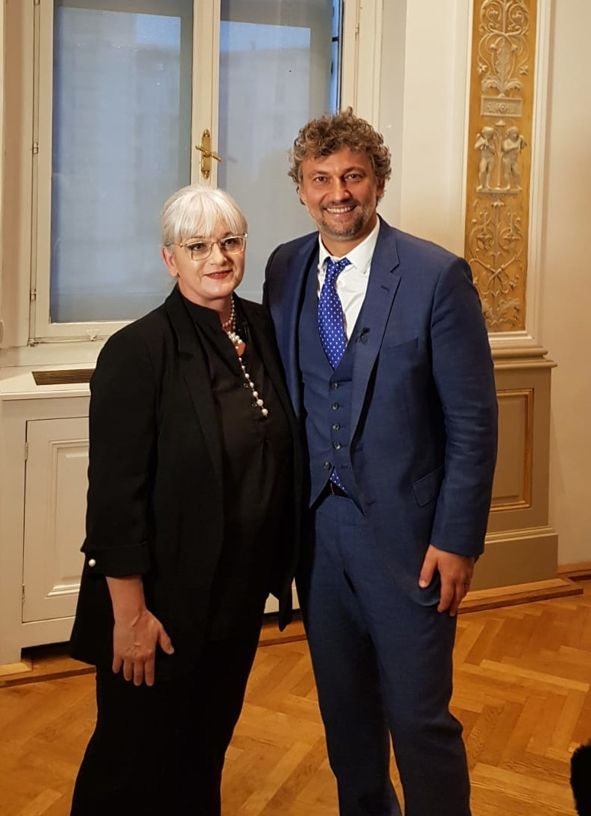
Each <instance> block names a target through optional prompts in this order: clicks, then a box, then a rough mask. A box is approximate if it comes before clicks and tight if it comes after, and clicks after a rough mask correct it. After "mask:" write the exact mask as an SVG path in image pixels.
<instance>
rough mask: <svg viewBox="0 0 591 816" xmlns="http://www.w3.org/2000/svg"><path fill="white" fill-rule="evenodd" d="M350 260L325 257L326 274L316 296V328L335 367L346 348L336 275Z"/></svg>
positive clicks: (343, 320) (329, 360)
mask: <svg viewBox="0 0 591 816" xmlns="http://www.w3.org/2000/svg"><path fill="white" fill-rule="evenodd" d="M350 263H351V261H350V260H349V259H348V258H341V259H340V260H338V261H333V260H332V258H327V259H326V276H325V278H324V283H323V284H322V289H321V290H320V297H319V298H318V330H319V332H320V341H321V342H322V347H323V349H324V351H325V353H326V357H327V359H328V362H329V363H330V364H331V366H332V367H333V368H336V367H337V366H338V364H339V363H340V362H341V357H342V356H343V354H344V353H345V349H346V348H347V336H346V334H345V316H344V314H343V306H342V304H341V299H340V298H339V296H338V293H337V286H336V283H337V277H338V276H339V275H340V273H341V272H342V271H343V269H344V268H345V267H346V266H348V265H349V264H350Z"/></svg>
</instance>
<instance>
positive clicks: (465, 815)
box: [299, 496, 470, 816]
mask: <svg viewBox="0 0 591 816" xmlns="http://www.w3.org/2000/svg"><path fill="white" fill-rule="evenodd" d="M313 514H314V519H313V530H312V538H313V544H312V546H311V550H310V555H309V561H308V563H307V564H306V565H305V568H304V570H303V574H302V580H301V582H300V586H299V590H300V599H301V601H302V606H303V608H304V615H305V622H306V628H307V633H308V640H309V645H310V650H311V654H312V661H313V665H314V672H315V676H316V683H317V687H318V695H319V701H320V709H321V713H322V717H323V720H324V725H325V728H326V734H327V743H328V753H329V758H330V764H331V767H332V769H333V772H334V774H335V776H336V778H337V784H338V795H339V807H340V810H339V812H340V814H341V816H399V814H401V813H402V812H404V813H405V814H406V816H469V814H470V805H469V779H468V769H467V763H466V754H465V749H464V745H463V742H462V737H461V732H462V728H461V725H460V723H459V722H458V721H457V720H456V719H455V717H453V716H452V714H451V713H450V712H449V701H450V697H451V690H452V651H453V644H454V638H455V629H456V619H455V618H451V617H450V616H449V615H448V614H447V613H438V612H437V608H436V606H435V605H431V606H429V605H427V606H422V605H420V604H417V603H416V602H415V601H413V600H412V599H411V598H409V597H408V596H406V595H405V594H404V593H403V592H401V591H400V589H399V587H398V586H397V585H396V583H395V581H393V579H392V577H391V575H390V574H389V573H387V572H385V571H384V570H383V569H382V568H380V567H379V564H380V563H383V557H378V555H377V552H376V548H377V546H378V545H377V544H376V542H375V539H374V537H373V535H372V534H371V531H370V529H369V527H368V525H367V522H366V519H365V518H364V516H363V515H362V513H361V512H360V510H359V509H358V507H357V506H356V505H355V503H354V502H353V501H352V500H351V499H349V498H347V497H340V496H328V497H327V498H325V499H324V500H323V501H322V502H321V503H320V505H319V506H318V507H317V508H316V509H315V510H314V511H313ZM417 581H418V576H417ZM390 739H391V740H392V745H393V748H394V755H395V758H396V764H397V766H398V770H399V774H400V779H401V783H402V789H403V794H404V811H402V809H401V806H400V804H399V802H398V799H397V797H396V795H395V792H394V788H393V786H392V783H391V781H390V774H389V760H390Z"/></svg>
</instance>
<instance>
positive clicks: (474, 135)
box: [465, 0, 560, 595]
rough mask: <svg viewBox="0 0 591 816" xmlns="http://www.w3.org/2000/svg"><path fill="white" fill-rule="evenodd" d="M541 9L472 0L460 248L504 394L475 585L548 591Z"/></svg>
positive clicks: (503, 0) (515, 1) (551, 558)
mask: <svg viewBox="0 0 591 816" xmlns="http://www.w3.org/2000/svg"><path fill="white" fill-rule="evenodd" d="M536 15H537V0H474V16H473V20H474V28H473V38H472V65H471V87H470V120H469V122H470V124H469V136H468V173H467V191H466V202H467V206H466V225H465V255H466V258H467V259H468V262H469V263H470V266H471V268H472V273H473V275H474V280H475V283H476V285H477V287H478V290H479V292H480V297H481V300H482V306H483V310H484V315H485V318H486V322H487V325H488V329H489V332H490V336H491V341H492V342H491V345H492V347H493V356H494V358H495V375H496V381H497V395H498V400H499V457H498V465H497V471H496V475H495V483H494V489H493V501H492V508H491V513H490V517H489V526H488V534H487V546H486V551H485V555H484V556H483V557H482V559H481V561H480V562H479V564H478V565H477V571H476V576H475V584H474V588H475V589H483V590H484V589H486V588H493V587H496V588H498V587H508V586H517V585H518V586H519V587H520V588H522V587H523V585H524V584H526V585H531V586H535V587H536V590H537V591H542V594H543V590H542V588H543V587H544V586H546V585H547V587H548V588H549V590H552V591H551V592H550V594H552V592H554V591H555V590H559V587H558V584H559V583H560V579H557V578H556V569H557V550H558V539H557V535H556V533H555V531H554V530H553V529H552V528H551V527H550V526H549V524H548V451H549V428H550V373H551V369H552V367H553V365H554V364H553V363H552V362H551V361H550V360H548V359H546V352H545V350H544V349H542V348H541V347H540V346H539V345H538V344H537V343H536V341H535V339H534V338H531V337H529V336H528V335H527V332H526V316H527V299H526V281H527V276H528V240H529V229H530V213H529V201H530V179H531V165H532V148H533V144H532V142H533V126H532V122H533V100H534V90H535V79H536V77H535V70H534V69H535V64H536ZM500 338H502V340H503V342H502V343H497V342H496V340H497V339H500ZM524 338H525V342H524ZM476 595H478V592H476Z"/></svg>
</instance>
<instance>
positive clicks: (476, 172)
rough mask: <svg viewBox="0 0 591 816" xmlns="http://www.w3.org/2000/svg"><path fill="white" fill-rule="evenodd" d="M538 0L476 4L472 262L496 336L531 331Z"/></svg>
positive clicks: (485, 0) (470, 180)
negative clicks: (528, 302)
mask: <svg viewBox="0 0 591 816" xmlns="http://www.w3.org/2000/svg"><path fill="white" fill-rule="evenodd" d="M535 16H536V0H475V2H474V39H473V42H474V45H473V49H472V87H471V96H470V141H469V147H470V150H471V152H470V154H469V166H468V195H467V202H468V207H467V213H466V248H465V251H466V257H467V259H468V262H469V263H470V266H471V267H472V272H473V274H474V280H475V282H476V285H477V287H478V290H479V292H480V297H481V299H482V306H483V310H484V314H485V317H486V321H487V325H488V328H489V331H491V332H501V331H511V330H516V329H523V328H524V327H525V282H526V275H527V241H528V218H529V187H530V144H531V127H532V107H533V64H534V56H535Z"/></svg>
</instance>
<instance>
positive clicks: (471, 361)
mask: <svg viewBox="0 0 591 816" xmlns="http://www.w3.org/2000/svg"><path fill="white" fill-rule="evenodd" d="M290 176H291V177H292V178H293V180H294V181H295V183H296V185H297V189H298V193H299V197H300V200H301V202H302V204H304V205H305V206H306V207H307V209H308V211H309V213H310V215H311V216H312V218H313V219H314V221H315V222H316V225H317V227H318V232H314V233H312V234H311V235H307V236H305V237H303V238H298V239H296V240H295V241H291V242H290V243H287V244H283V245H282V246H279V247H278V248H277V249H276V250H275V251H274V252H273V254H272V255H271V257H270V259H269V262H268V266H267V273H266V283H265V299H266V303H267V305H268V307H269V308H270V310H271V313H272V316H273V320H274V323H275V328H276V334H277V341H278V344H279V349H280V353H281V355H282V359H283V364H284V368H285V373H286V378H287V383H288V387H289V390H290V394H291V398H292V400H293V403H294V406H295V408H296V411H297V413H298V416H299V417H300V420H301V423H302V427H303V429H304V431H305V438H306V442H307V449H308V455H309V464H310V468H309V506H310V540H309V542H308V546H307V556H306V558H305V560H304V564H303V566H302V569H301V575H300V581H299V585H298V589H299V593H300V600H301V604H302V608H303V611H304V619H305V623H306V628H307V634H308V640H309V644H310V650H311V654H312V661H313V665H314V673H315V677H316V682H317V686H318V695H319V701H320V709H321V712H322V717H323V720H324V725H325V729H326V736H327V745H328V753H329V758H330V763H331V767H332V769H333V771H334V773H335V775H336V778H337V783H338V794H339V805H340V814H341V816H370V815H371V816H398V814H400V813H401V812H402V811H401V807H400V804H399V802H398V800H397V798H396V795H395V792H394V789H393V786H392V783H391V781H390V775H389V756H390V749H389V745H390V738H391V739H392V744H393V748H394V754H395V758H396V762H397V766H398V770H399V773H400V778H401V782H402V787H403V792H404V808H405V809H404V812H405V814H406V816H469V814H470V805H469V781H468V771H467V763H466V754H465V750H464V745H463V742H462V738H461V726H460V724H459V722H458V721H457V720H456V719H455V718H454V717H453V716H452V715H451V713H450V712H449V700H450V696H451V690H452V650H453V643H454V636H455V623H456V618H455V615H456V612H457V609H458V605H459V603H460V601H461V600H462V598H463V597H464V595H465V594H466V592H467V590H468V588H469V586H470V580H471V577H472V572H473V568H474V561H475V559H476V558H477V556H478V555H479V554H480V553H481V552H482V549H483V542H484V535H485V531H486V524H487V516H488V509H489V504H490V497H491V485H492V477H493V471H494V464H495V455H496V424H497V406H496V396H495V386H494V378H493V367H492V362H491V355H490V348H489V343H488V337H487V333H486V329H485V326H484V321H483V318H482V312H481V308H480V302H479V299H478V294H477V292H476V289H475V288H474V286H473V284H472V280H471V275H470V269H469V267H468V265H467V264H466V262H465V261H464V260H462V259H460V258H458V257H456V256H454V255H452V254H450V253H449V252H447V251H446V250H444V249H442V248H441V247H438V246H436V245H434V244H431V243H428V242H426V241H423V240H420V239H418V238H415V237H413V236H411V235H407V234H405V233H403V232H400V231H399V230H396V229H393V228H392V227H390V226H388V224H386V223H385V222H384V221H383V220H382V219H381V218H379V217H378V215H377V212H376V208H377V204H378V202H379V200H380V198H381V197H382V195H383V192H384V187H385V183H386V181H387V179H388V178H389V176H390V153H389V150H388V148H387V147H386V146H385V145H384V143H383V139H382V137H381V136H380V134H378V133H377V132H376V131H375V130H374V129H373V128H372V127H371V126H370V125H369V124H368V123H367V122H365V121H364V120H362V119H359V118H357V117H356V116H354V115H353V113H352V112H351V110H349V111H346V112H344V113H340V114H337V115H335V116H325V117H322V118H320V119H317V120H313V121H312V122H310V123H308V124H307V125H306V126H305V127H304V128H302V130H301V131H300V133H299V135H298V137H297V139H296V141H295V142H294V147H293V150H292V155H291V169H290Z"/></svg>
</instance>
